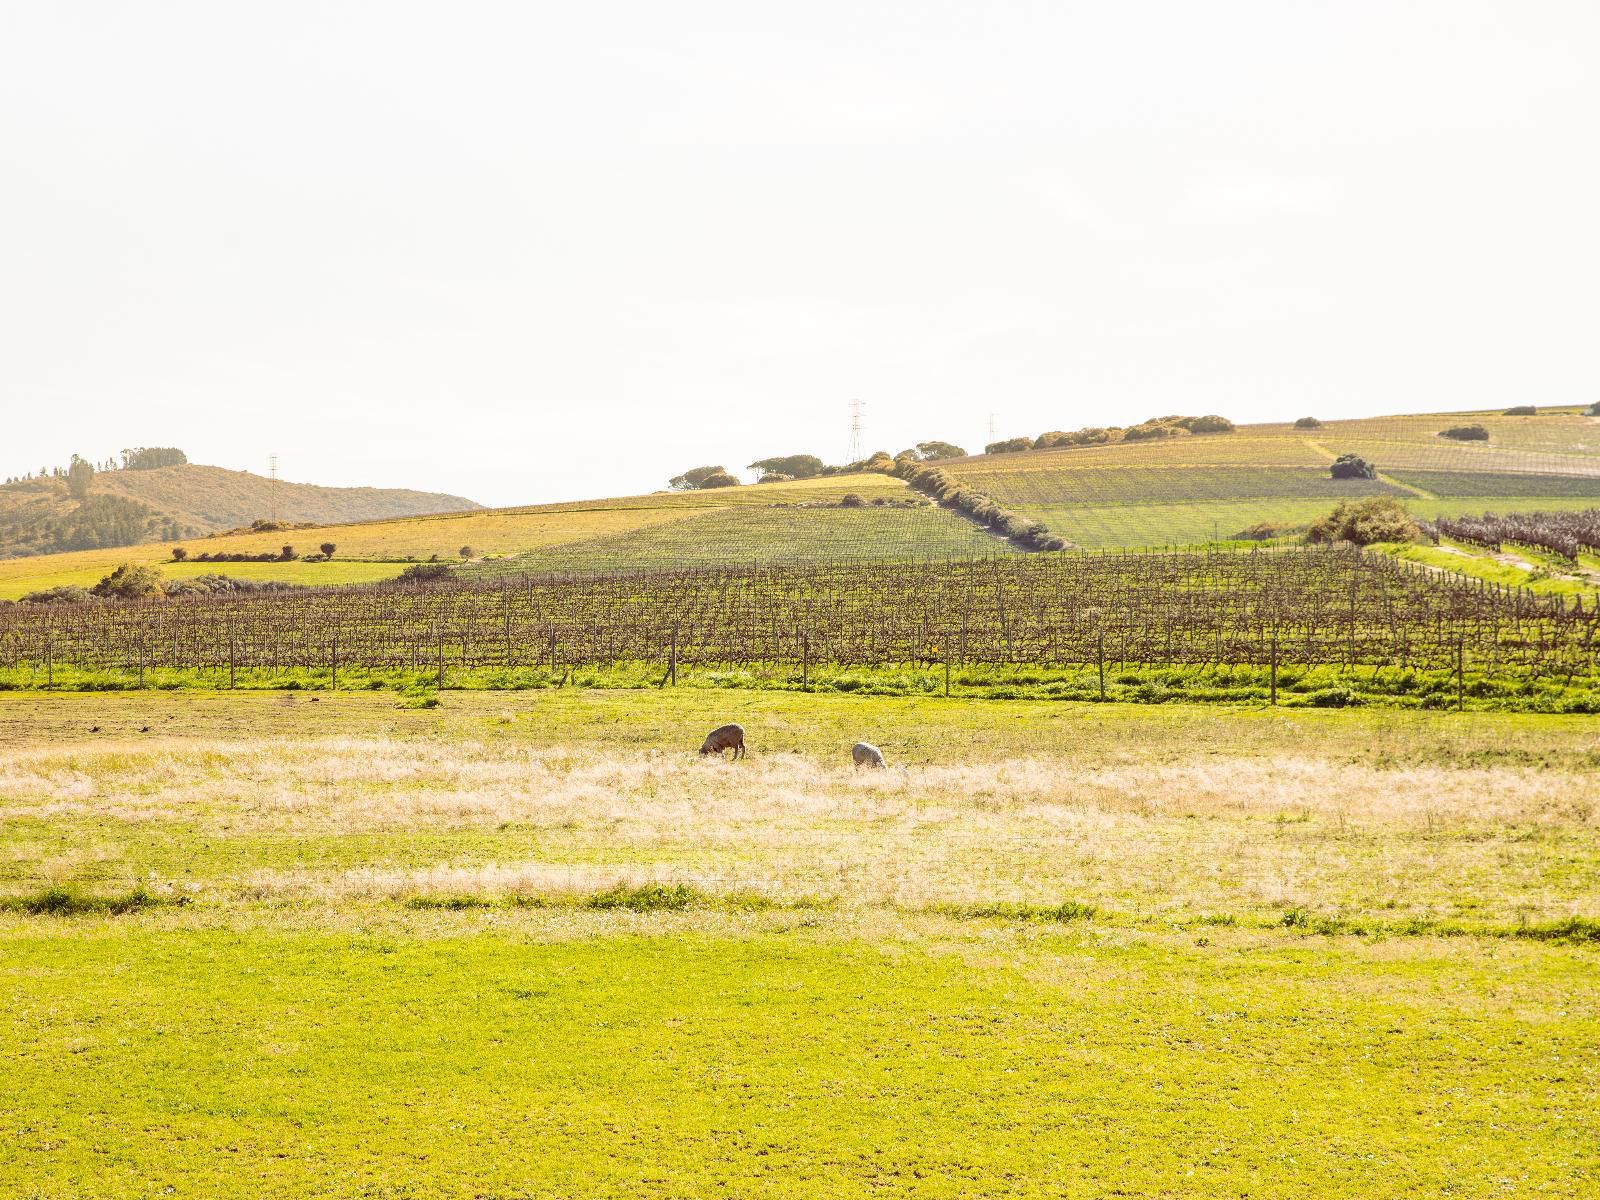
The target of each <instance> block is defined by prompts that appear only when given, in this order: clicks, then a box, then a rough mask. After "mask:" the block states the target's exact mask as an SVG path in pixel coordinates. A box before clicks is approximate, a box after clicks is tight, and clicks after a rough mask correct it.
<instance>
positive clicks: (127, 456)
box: [122, 446, 189, 471]
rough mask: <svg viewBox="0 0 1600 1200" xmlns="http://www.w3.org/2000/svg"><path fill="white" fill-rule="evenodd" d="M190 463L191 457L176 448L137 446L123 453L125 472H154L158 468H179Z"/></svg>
mask: <svg viewBox="0 0 1600 1200" xmlns="http://www.w3.org/2000/svg"><path fill="white" fill-rule="evenodd" d="M188 461H189V456H188V455H187V454H185V453H184V452H183V451H182V450H179V449H178V448H177V447H176V446H135V447H134V448H133V449H132V450H124V451H123V452H122V469H123V470H125V471H154V470H155V469H156V468H157V467H178V466H182V465H183V464H184V463H186V462H188Z"/></svg>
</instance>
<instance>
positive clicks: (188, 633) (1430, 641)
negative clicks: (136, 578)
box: [0, 546, 1600, 703]
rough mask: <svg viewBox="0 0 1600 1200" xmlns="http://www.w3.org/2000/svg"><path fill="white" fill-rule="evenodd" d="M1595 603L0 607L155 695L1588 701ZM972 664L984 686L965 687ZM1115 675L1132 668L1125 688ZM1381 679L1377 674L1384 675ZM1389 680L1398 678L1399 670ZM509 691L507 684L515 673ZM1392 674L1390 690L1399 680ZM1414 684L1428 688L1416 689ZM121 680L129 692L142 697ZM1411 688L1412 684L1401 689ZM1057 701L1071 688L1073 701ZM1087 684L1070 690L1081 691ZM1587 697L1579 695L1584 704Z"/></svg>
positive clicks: (1134, 576)
mask: <svg viewBox="0 0 1600 1200" xmlns="http://www.w3.org/2000/svg"><path fill="white" fill-rule="evenodd" d="M1597 632H1600V611H1597V607H1596V605H1595V604H1594V603H1593V602H1592V601H1591V602H1590V603H1589V604H1587V605H1586V604H1584V603H1583V602H1582V600H1569V599H1567V598H1564V597H1561V596H1549V597H1547V596H1536V595H1533V594H1531V593H1528V592H1525V591H1522V590H1518V589H1508V588H1504V587H1497V586H1494V585H1492V584H1485V583H1482V582H1480V581H1474V580H1468V579H1465V578H1463V577H1460V576H1447V575H1443V574H1440V573H1437V572H1432V571H1427V570H1424V569H1421V568H1417V567H1414V566H1411V565H1409V564H1406V563H1403V562H1398V561H1395V560H1393V559H1390V558H1387V557H1385V556H1381V555H1370V554H1365V553H1362V552H1360V551H1358V550H1355V549H1353V548H1349V547H1342V546H1341V547H1329V548H1314V549H1300V550H1293V551H1276V552H1266V551H1263V552H1256V553H1250V554H1231V553H1203V552H1195V553H1171V554H1162V553H1137V554H1105V555H1048V556H1045V555H1030V556H1023V555H1019V556H1012V557H1000V556H997V557H990V558H978V559H964V560H959V561H947V562H922V563H884V562H879V563H871V562H864V563H850V564H843V563H835V564H813V565H804V564H785V565H773V566H766V567H757V566H753V567H746V568H737V569H728V568H722V569H715V570H668V571H661V572H654V573H651V572H636V573H610V574H568V575H559V574H546V575H542V576H526V577H517V578H512V577H499V578H481V579H456V580H451V581H447V582H443V583H437V584H432V585H425V584H408V585H395V584H390V585H380V586H376V587H364V588H328V589H306V590H304V591H300V592H295V593H290V594H280V595H274V596H271V597H270V598H263V597H261V596H259V595H250V594H244V595H222V596H214V597H203V598H194V599H187V598H185V599H178V600H167V601H145V602H135V603H129V604H108V605H93V604H84V605H62V606H14V607H7V608H4V609H0V672H3V673H4V677H5V678H7V679H8V680H10V681H11V682H12V685H13V686H27V685H30V684H31V685H38V684H44V685H50V684H53V683H55V682H56V681H57V675H58V673H62V672H65V671H69V670H77V671H90V672H95V671H98V672H117V673H120V675H121V677H122V678H123V679H124V680H125V681H133V680H138V681H140V682H142V681H143V680H144V679H145V677H146V675H147V674H151V673H160V672H163V671H169V672H170V671H183V672H200V673H202V674H205V675H208V676H209V677H210V678H211V679H212V681H213V683H212V686H221V685H222V682H223V681H224V680H225V681H226V683H227V684H228V685H235V684H237V683H238V682H239V680H240V677H241V676H244V677H246V678H248V679H261V678H265V679H268V680H270V679H272V678H275V677H279V676H282V675H284V674H285V673H290V674H293V673H295V672H305V671H313V672H318V673H319V674H318V678H326V679H328V680H329V682H330V683H331V684H332V685H333V686H338V681H339V673H340V672H341V671H343V672H345V678H346V681H347V686H348V685H349V681H351V680H352V679H355V678H357V676H358V675H361V674H362V673H366V674H367V675H370V674H372V673H377V674H379V675H381V674H383V673H385V672H387V673H391V674H392V675H394V676H396V677H400V678H411V679H413V680H415V679H425V680H432V681H434V682H436V683H443V682H444V681H445V679H446V678H447V677H448V676H450V675H452V674H455V673H458V672H480V673H481V672H484V671H489V672H500V673H502V675H501V678H500V680H499V682H498V685H499V686H516V684H515V682H514V676H515V673H516V672H518V671H522V672H529V673H531V674H530V675H529V676H528V678H527V681H526V682H527V683H528V685H529V686H538V685H540V684H541V683H548V682H549V681H552V680H557V681H559V680H561V679H565V678H570V677H571V675H572V673H573V672H574V671H576V670H579V669H594V668H606V667H618V666H622V665H627V664H642V665H644V666H645V667H648V669H649V672H650V673H652V674H653V676H654V677H658V681H659V682H663V683H665V682H672V681H675V680H676V677H677V674H678V672H679V671H680V670H683V671H691V670H695V669H702V670H713V671H714V670H734V669H742V670H746V671H753V672H767V673H769V676H768V677H769V681H770V679H771V677H772V675H773V674H774V673H775V675H776V676H777V678H778V681H780V682H782V683H785V684H795V683H798V684H799V685H800V686H806V685H807V684H808V683H809V682H810V681H811V680H812V679H813V678H814V677H821V676H823V675H826V674H827V673H828V672H837V671H839V670H863V669H864V670H872V669H893V670H900V671H912V672H921V673H922V676H923V678H924V680H925V681H929V682H930V683H931V682H936V681H937V680H938V678H939V675H940V672H941V671H942V672H943V678H944V686H946V687H947V688H948V687H949V686H950V678H951V670H952V668H954V669H955V672H956V682H957V683H958V684H959V683H960V682H961V680H962V679H966V678H978V677H981V676H982V672H983V671H984V670H991V671H992V670H993V669H999V668H1010V669H1013V670H1015V669H1020V668H1029V669H1036V670H1046V671H1048V670H1076V671H1078V672H1085V673H1087V679H1088V682H1083V681H1082V680H1080V683H1082V684H1083V686H1084V687H1090V688H1093V687H1095V686H1098V689H1099V694H1101V695H1105V694H1106V686H1107V682H1106V681H1107V677H1108V675H1109V676H1110V678H1111V680H1112V682H1113V683H1117V682H1119V681H1120V682H1122V683H1133V682H1137V681H1138V680H1137V678H1136V677H1134V676H1127V672H1128V671H1130V670H1132V669H1137V668H1152V667H1153V668H1179V669H1202V670H1210V671H1218V670H1221V671H1227V670H1230V669H1233V668H1240V667H1245V668H1253V669H1258V670H1256V673H1255V674H1254V675H1253V676H1252V678H1255V679H1259V680H1260V681H1261V682H1262V683H1264V684H1265V685H1266V686H1267V687H1269V688H1270V689H1271V692H1272V698H1273V699H1276V691H1277V688H1278V686H1279V684H1280V683H1287V682H1288V679H1287V678H1285V679H1282V680H1280V678H1279V671H1280V668H1283V669H1287V668H1290V667H1291V666H1292V667H1293V668H1294V674H1295V675H1297V676H1298V675H1299V674H1302V673H1304V672H1305V671H1307V670H1308V669H1326V670H1328V671H1334V672H1344V673H1357V674H1359V673H1361V672H1365V673H1366V677H1368V678H1372V679H1376V678H1378V677H1379V676H1380V675H1382V674H1383V673H1384V672H1390V673H1391V674H1392V673H1394V672H1399V673H1400V675H1401V676H1405V677H1408V678H1409V677H1411V676H1415V674H1416V673H1419V672H1420V673H1423V674H1428V673H1433V674H1434V675H1437V676H1440V677H1444V676H1451V677H1453V679H1454V684H1455V689H1456V696H1455V700H1456V702H1457V703H1460V702H1461V701H1462V699H1463V697H1462V695H1461V692H1462V691H1463V690H1464V688H1465V681H1466V679H1467V678H1468V677H1469V676H1470V677H1471V678H1472V679H1473V680H1475V681H1477V682H1475V684H1474V688H1475V694H1482V695H1485V696H1488V695H1512V694H1516V692H1517V689H1518V688H1522V689H1523V690H1524V692H1526V690H1527V689H1529V688H1534V689H1543V690H1548V689H1550V688H1556V689H1562V688H1566V687H1570V686H1572V685H1573V684H1574V682H1575V681H1576V682H1577V685H1578V687H1579V688H1580V690H1581V689H1587V688H1588V687H1590V686H1591V685H1592V684H1593V683H1594V681H1595V679H1596V677H1597V675H1600V670H1597V667H1600V663H1597V657H1596V656H1597V646H1596V634H1597ZM974 672H977V674H976V675H974V674H973V673H974ZM1124 676H1127V677H1126V678H1124ZM1386 678H1387V676H1386ZM1399 678H1400V677H1399V676H1396V677H1395V679H1399ZM508 681H509V682H508ZM1393 681H1394V680H1391V682H1393ZM1413 683H1414V680H1413ZM130 685H131V684H130ZM1396 686H1397V687H1399V688H1400V690H1402V691H1403V690H1405V688H1406V687H1407V686H1411V685H1408V684H1406V683H1404V682H1403V681H1402V682H1398V683H1396ZM1062 694H1068V693H1067V692H1063V693H1062ZM1074 694H1076V693H1074ZM1586 702H1587V701H1586Z"/></svg>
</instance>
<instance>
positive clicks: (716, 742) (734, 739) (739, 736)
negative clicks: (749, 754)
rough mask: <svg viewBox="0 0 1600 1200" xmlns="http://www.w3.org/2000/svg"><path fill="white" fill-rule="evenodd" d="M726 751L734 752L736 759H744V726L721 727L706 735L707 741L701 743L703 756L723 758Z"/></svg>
mask: <svg viewBox="0 0 1600 1200" xmlns="http://www.w3.org/2000/svg"><path fill="white" fill-rule="evenodd" d="M724 750H732V751H733V756H734V757H735V758H743V757H744V753H745V751H744V726H743V725H719V726H718V727H717V728H715V729H713V730H712V731H711V732H710V733H708V734H707V735H706V740H705V741H703V742H702V743H700V753H701V754H702V755H706V754H715V755H716V756H717V757H718V758H721V757H722V752H723V751H724Z"/></svg>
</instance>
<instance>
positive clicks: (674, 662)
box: [667, 625, 678, 687]
mask: <svg viewBox="0 0 1600 1200" xmlns="http://www.w3.org/2000/svg"><path fill="white" fill-rule="evenodd" d="M667 678H668V679H670V680H671V681H672V686H673V687H677V686H678V627H677V626H676V625H674V626H673V627H672V656H671V658H669V659H668V660H667Z"/></svg>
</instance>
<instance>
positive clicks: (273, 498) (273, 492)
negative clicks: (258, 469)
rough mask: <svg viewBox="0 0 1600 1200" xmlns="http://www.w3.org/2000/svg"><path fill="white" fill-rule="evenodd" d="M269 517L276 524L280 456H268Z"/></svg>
mask: <svg viewBox="0 0 1600 1200" xmlns="http://www.w3.org/2000/svg"><path fill="white" fill-rule="evenodd" d="M267 478H268V479H269V480H271V482H270V483H268V484H267V510H268V511H267V515H268V516H269V517H270V518H271V519H272V520H273V521H274V522H276V521H277V519H278V456H277V454H275V453H274V454H269V455H267Z"/></svg>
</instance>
